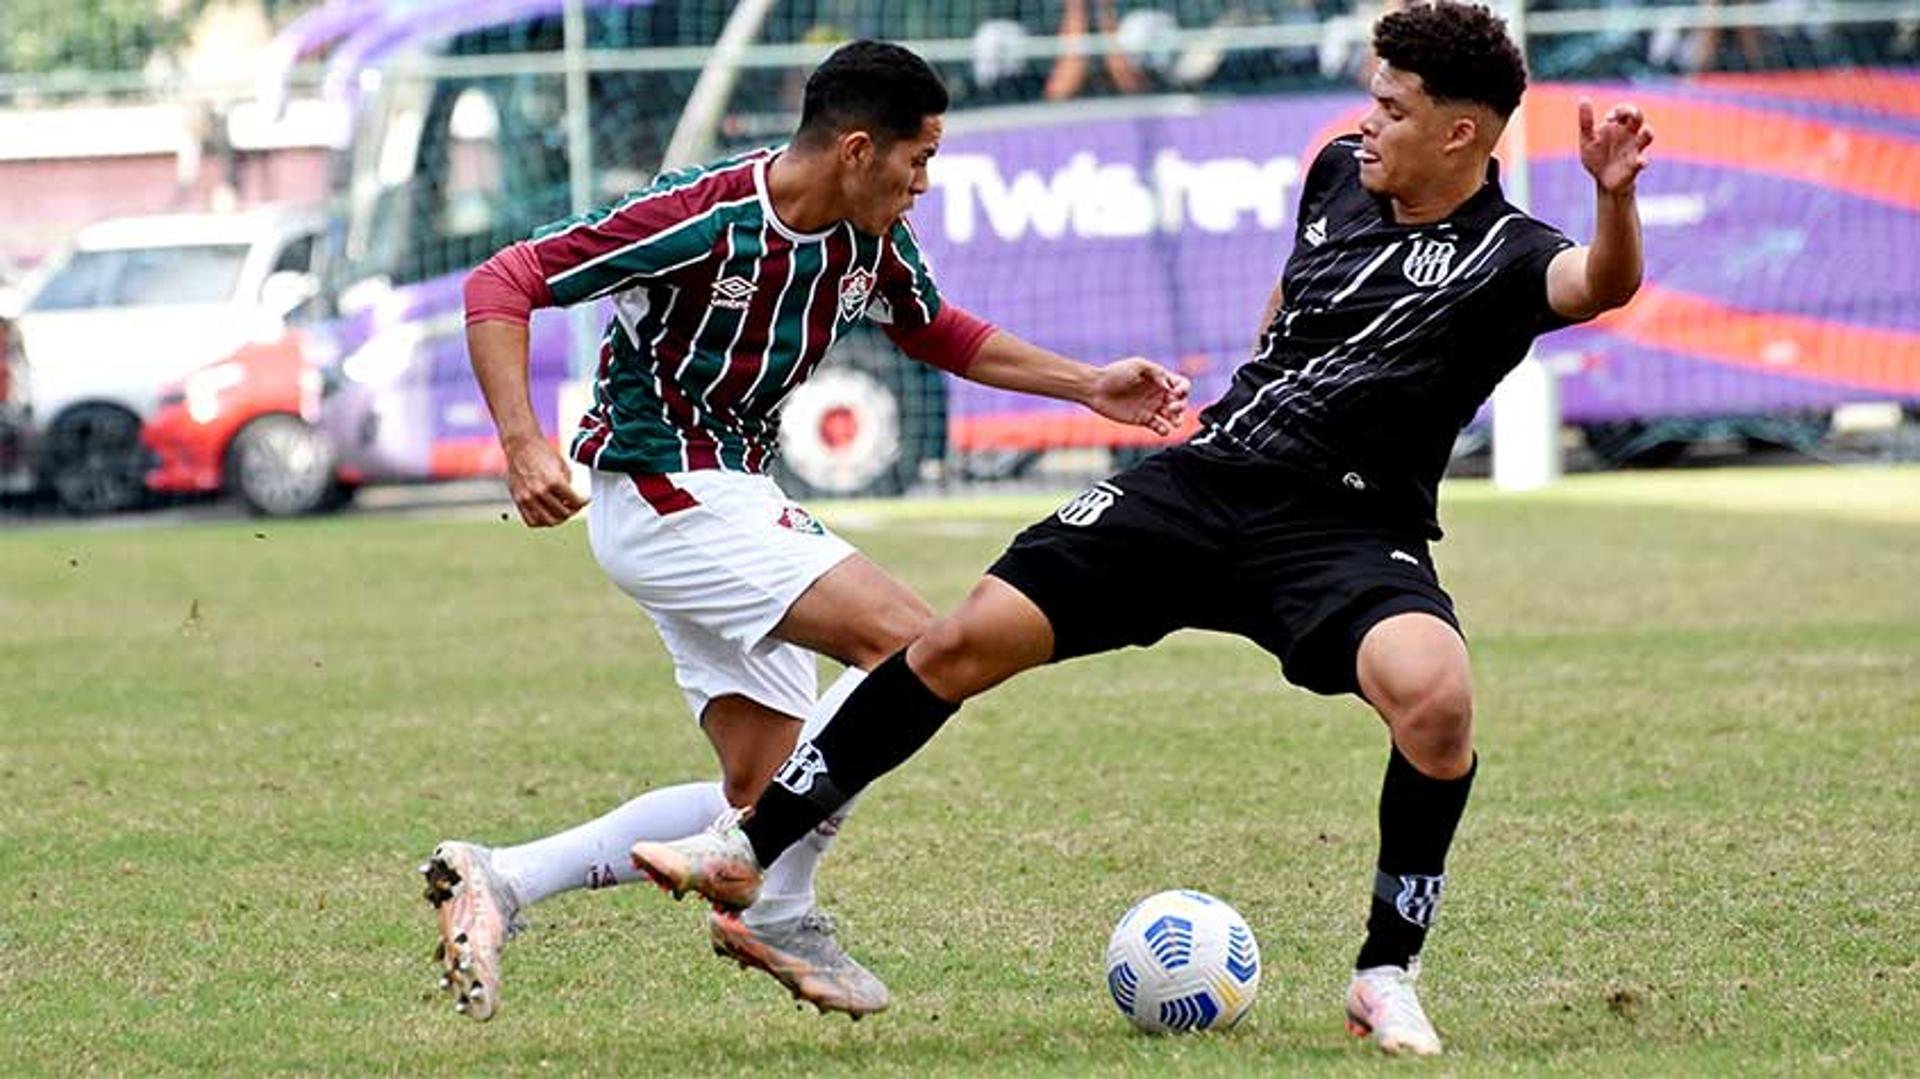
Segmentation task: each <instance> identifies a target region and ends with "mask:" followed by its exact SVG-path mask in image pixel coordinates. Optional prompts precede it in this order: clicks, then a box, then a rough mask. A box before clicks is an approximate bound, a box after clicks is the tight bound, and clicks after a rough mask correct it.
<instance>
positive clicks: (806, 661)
mask: <svg viewBox="0 0 1920 1079" xmlns="http://www.w3.org/2000/svg"><path fill="white" fill-rule="evenodd" d="M587 539H588V542H589V543H591V544H592V546H593V556H594V557H595V558H596V559H598V560H599V562H600V568H601V569H603V570H605V571H606V573H607V576H608V577H610V578H612V579H613V583H614V584H617V585H619V586H620V590H621V591H623V592H625V593H626V594H627V595H629V596H632V597H633V598H634V599H635V600H636V601H637V602H638V603H639V604H640V606H641V607H644V608H645V609H646V612H647V613H648V614H649V615H652V616H653V621H654V625H656V626H657V627H659V630H660V639H661V641H662V642H664V643H665V644H666V646H667V652H668V653H669V654H671V655H672V656H673V667H674V677H675V680H676V681H678V682H679V684H680V690H681V692H682V693H684V694H686V697H687V706H688V707H690V708H692V709H693V716H694V719H695V720H696V721H698V720H699V719H700V717H701V716H702V715H703V714H704V713H705V712H706V709H707V704H708V703H709V702H711V701H712V700H713V699H714V698H715V697H722V696H726V695H729V694H739V695H741V696H743V697H747V698H749V699H751V700H754V701H757V702H758V703H760V704H763V705H766V706H767V707H768V708H772V709H775V710H776V711H780V712H785V713H786V714H788V715H790V716H794V717H796V718H798V719H805V718H806V717H807V714H808V713H809V712H811V711H812V710H813V705H814V696H815V694H816V692H817V691H818V686H819V683H818V674H817V670H816V667H815V662H816V660H815V656H814V654H813V653H812V652H810V651H808V650H807V649H804V648H801V647H800V646H798V645H793V644H788V643H787V642H785V641H781V640H777V639H775V638H772V637H769V636H767V634H768V633H769V632H771V631H772V630H773V627H774V626H776V625H778V624H779V622H780V620H781V619H782V618H785V617H786V614H787V609H788V608H790V607H792V606H793V603H794V601H795V600H797V599H799V598H800V594H801V593H802V592H805V591H806V590H807V588H808V587H809V586H810V585H812V584H813V582H815V581H817V580H819V579H820V577H821V576H822V575H824V574H825V573H826V572H827V571H828V570H830V569H832V568H833V567H835V566H837V565H839V564H840V562H841V561H842V560H844V559H845V558H847V556H849V555H851V554H853V553H854V549H853V546H852V545H851V544H849V543H848V542H847V541H845V540H843V539H841V538H840V537H839V536H836V535H834V534H833V533H831V532H829V531H827V530H826V528H825V527H824V526H822V525H821V524H820V522H819V521H817V520H815V519H814V517H813V515H811V514H809V513H808V512H807V511H806V510H804V509H801V508H800V507H799V506H798V505H797V504H795V503H794V502H793V501H792V500H791V499H789V498H788V497H787V496H786V493H785V492H783V491H781V490H780V487H779V485H778V484H776V483H774V482H773V480H772V479H771V478H769V477H767V476H760V475H753V474H749V473H744V472H722V471H717V470H705V471H699V472H675V473H671V474H669V475H663V476H629V475H626V474H624V473H618V472H600V471H596V472H594V473H593V502H592V504H591V505H589V506H588V508H587Z"/></svg>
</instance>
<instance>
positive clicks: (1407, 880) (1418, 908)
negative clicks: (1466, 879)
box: [1393, 873, 1447, 929]
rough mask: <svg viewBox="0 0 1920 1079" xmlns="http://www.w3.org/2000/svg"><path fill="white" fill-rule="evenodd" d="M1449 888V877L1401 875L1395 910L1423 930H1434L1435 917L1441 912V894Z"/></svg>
mask: <svg viewBox="0 0 1920 1079" xmlns="http://www.w3.org/2000/svg"><path fill="white" fill-rule="evenodd" d="M1446 886H1447V875H1446V874H1445V873H1442V874H1440V875H1438V876H1434V877H1423V876H1420V875H1418V874H1413V873H1403V874H1401V875H1400V890H1399V892H1397V893H1396V894H1395V895H1394V897H1393V909H1394V910H1397V911H1399V912H1400V917H1402V918H1405V919H1406V920H1407V921H1409V922H1412V923H1413V924H1415V925H1417V926H1419V927H1420V928H1422V929H1431V928H1433V916H1434V915H1435V914H1436V913H1438V912H1439V910H1440V893H1441V891H1442V890H1444V889H1445V888H1446Z"/></svg>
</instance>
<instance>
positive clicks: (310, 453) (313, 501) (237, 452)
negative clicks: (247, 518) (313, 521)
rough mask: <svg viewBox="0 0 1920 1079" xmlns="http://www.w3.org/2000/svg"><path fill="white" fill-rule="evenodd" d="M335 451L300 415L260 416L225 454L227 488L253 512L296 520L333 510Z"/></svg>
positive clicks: (248, 425)
mask: <svg viewBox="0 0 1920 1079" xmlns="http://www.w3.org/2000/svg"><path fill="white" fill-rule="evenodd" d="M333 466H334V456H333V446H332V445H331V444H330V443H329V442H328V441H327V438H326V436H325V435H323V434H321V433H320V432H319V431H317V430H315V429H314V428H313V427H312V426H311V425H309V424H308V423H307V422H306V421H305V420H302V419H301V418H300V417H298V416H291V415H287V414H284V413H276V414H274V415H271V416H262V417H260V418H259V419H257V420H254V421H253V422H252V423H249V424H247V425H246V426H245V427H243V428H241V429H240V433H239V434H237V435H235V436H234V437H233V445H232V447H231V448H229V449H228V451H227V486H228V488H229V489H230V490H232V491H233V493H234V494H235V495H236V496H238V497H239V499H240V501H241V503H242V504H244V505H245V506H246V507H247V510H248V511H249V512H251V513H254V514H257V515H259V516H262V517H299V516H301V515H303V514H308V513H315V512H318V511H320V510H324V509H333V508H337V507H338V506H339V505H340V504H341V503H339V502H336V501H335V499H336V498H337V497H338V493H337V489H338V488H339V484H338V483H337V482H335V480H334V472H333Z"/></svg>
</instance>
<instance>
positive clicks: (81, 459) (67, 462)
mask: <svg viewBox="0 0 1920 1079" xmlns="http://www.w3.org/2000/svg"><path fill="white" fill-rule="evenodd" d="M147 463H148V462H147V451H146V449H145V447H143V446H141V445H140V417H138V416H136V415H134V414H133V413H132V412H130V411H128V410H126V409H124V408H121V407H120V406H118V405H109V404H101V403H94V404H85V405H79V406H76V407H74V408H72V409H69V410H67V411H66V412H65V413H62V414H61V415H60V417H59V418H57V419H55V420H54V421H53V424H52V425H51V426H49V427H48V429H47V435H46V446H45V450H44V454H43V457H42V465H41V472H40V475H41V482H42V485H43V486H45V487H46V488H47V490H49V491H51V492H53V497H54V498H55V499H56V500H58V501H59V503H60V505H61V507H62V508H64V509H65V510H66V511H67V512H69V513H73V514H79V515H83V516H92V515H95V514H102V513H117V512H119V511H120V510H127V509H132V508H134V507H135V506H138V505H140V504H142V503H143V502H145V501H146V496H147V483H146V474H147Z"/></svg>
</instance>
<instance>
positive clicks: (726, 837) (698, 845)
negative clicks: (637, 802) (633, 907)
mask: <svg viewBox="0 0 1920 1079" xmlns="http://www.w3.org/2000/svg"><path fill="white" fill-rule="evenodd" d="M744 816H745V814H744V813H742V812H741V811H740V810H737V809H730V810H728V811H727V812H725V813H722V814H720V817H719V819H718V820H715V821H714V822H713V825H712V826H711V827H709V828H708V829H707V830H706V831H704V832H695V833H694V834H692V835H690V836H687V837H686V838H684V839H676V840H673V841H672V842H670V843H654V842H651V841H648V840H642V841H640V842H638V843H635V844H634V845H633V867H634V868H635V869H638V870H639V871H641V872H642V873H645V874H646V875H647V879H649V880H651V881H653V883H655V884H657V885H659V886H660V888H661V890H663V891H667V892H671V893H673V897H674V898H675V899H678V898H680V897H681V896H683V895H686V894H687V893H688V892H698V893H700V894H701V895H703V896H705V897H706V898H707V900H708V901H709V902H711V903H712V904H713V905H714V906H715V907H716V908H719V909H720V910H745V909H746V908H748V907H750V906H753V904H754V901H755V900H757V899H759V898H760V880H761V878H762V876H763V874H762V873H761V870H760V861H759V859H757V858H755V857H754V854H753V844H752V843H751V842H750V841H749V840H748V839H747V833H745V832H743V831H741V830H740V821H741V819H742V818H743V817H744Z"/></svg>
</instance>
